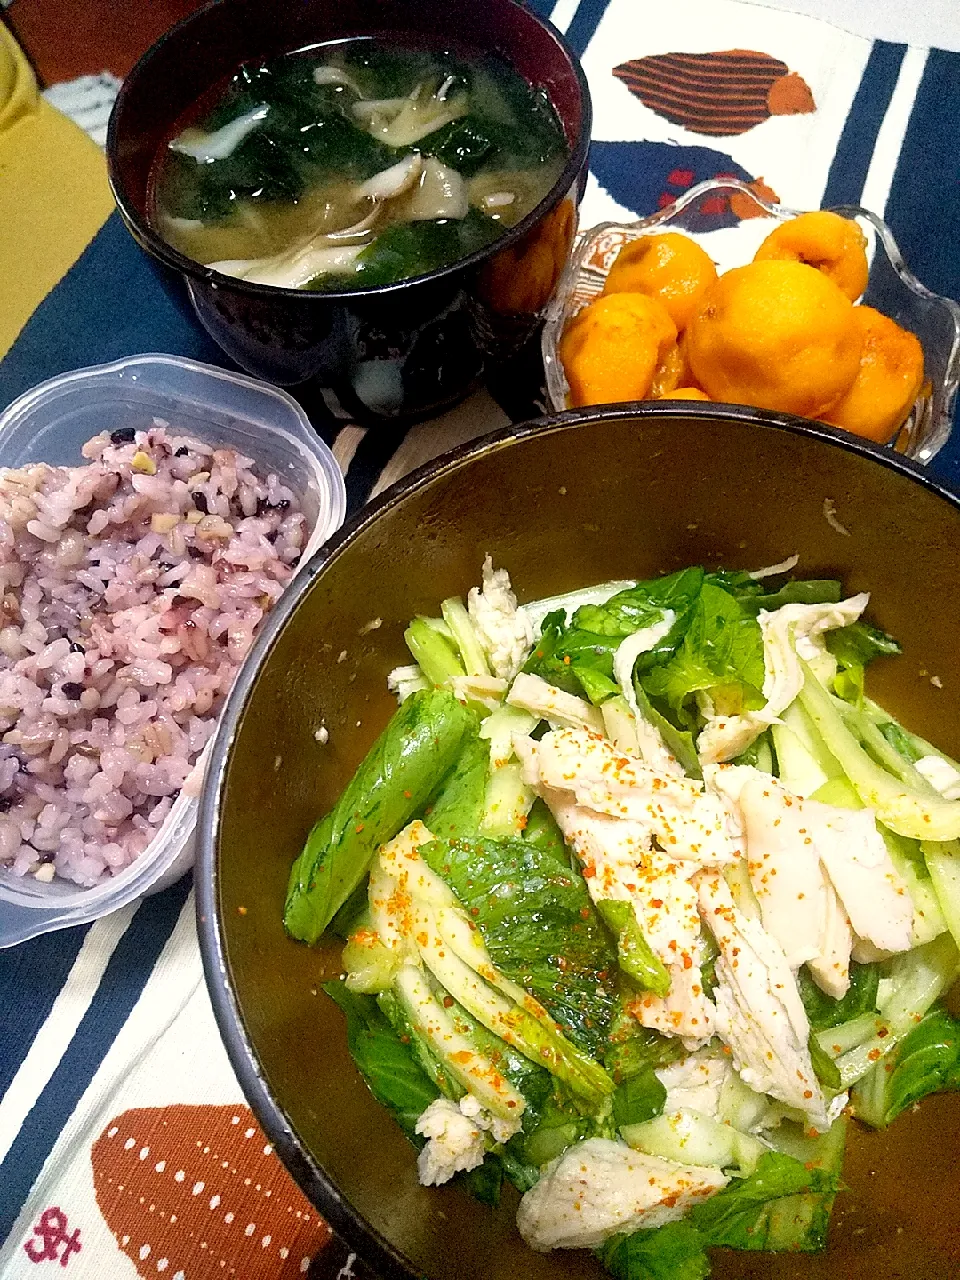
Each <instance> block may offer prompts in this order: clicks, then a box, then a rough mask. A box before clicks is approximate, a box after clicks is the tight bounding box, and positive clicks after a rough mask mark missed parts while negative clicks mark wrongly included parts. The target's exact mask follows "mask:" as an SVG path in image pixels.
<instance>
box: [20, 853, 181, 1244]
mask: <svg viewBox="0 0 960 1280" xmlns="http://www.w3.org/2000/svg"><path fill="white" fill-rule="evenodd" d="M191 883H192V877H191V876H184V878H183V879H182V880H180V881H179V882H178V883H177V884H175V885H172V886H171V887H170V888H169V889H166V890H165V891H164V892H163V893H158V894H155V895H154V896H153V897H152V898H146V899H145V900H144V901H143V903H142V904H141V906H140V907H139V909H138V911H137V913H136V915H135V916H134V918H133V920H132V921H131V923H130V926H129V928H128V929H127V931H126V933H124V935H123V937H122V938H121V939H120V942H119V943H118V944H117V947H116V950H115V951H114V953H113V955H112V956H111V957H110V961H109V963H108V965H107V967H106V970H105V971H104V975H103V978H102V979H101V982H100V985H99V987H98V988H97V993H96V995H95V996H94V998H93V1000H92V1002H91V1004H90V1007H89V1009H88V1010H87V1012H86V1014H85V1015H84V1017H83V1019H82V1021H81V1023H80V1026H79V1027H78V1028H77V1031H76V1034H75V1035H74V1037H73V1040H72V1041H71V1042H70V1047H69V1048H68V1049H67V1052H66V1053H65V1054H64V1055H63V1058H62V1059H61V1060H60V1065H59V1066H58V1067H57V1069H56V1071H55V1072H54V1073H53V1076H52V1077H51V1079H50V1083H49V1084H48V1085H47V1087H46V1089H44V1091H43V1096H42V1098H41V1100H40V1102H39V1103H38V1104H37V1106H35V1107H34V1108H33V1110H32V1111H31V1112H30V1114H29V1116H28V1117H27V1119H26V1121H25V1122H24V1125H23V1128H22V1129H21V1130H20V1132H19V1133H18V1134H17V1137H16V1139H15V1141H14V1143H13V1145H12V1146H11V1148H10V1150H9V1151H8V1152H7V1157H6V1159H5V1160H4V1161H3V1163H2V1164H0V1240H5V1239H6V1238H7V1236H8V1235H9V1234H10V1231H11V1229H12V1227H13V1224H14V1222H15V1221H16V1218H17V1215H18V1214H19V1212H20V1210H21V1208H22V1207H23V1204H24V1201H25V1200H26V1198H27V1195H28V1194H29V1192H30V1188H31V1187H32V1186H33V1184H34V1182H35V1181H36V1179H37V1177H38V1175H39V1173H40V1170H41V1169H42V1167H43V1163H44V1161H45V1160H46V1158H47V1156H48V1155H49V1154H50V1151H51V1149H52V1147H53V1144H54V1143H55V1142H56V1140H57V1138H58V1137H59V1135H60V1133H61V1131H62V1129H63V1127H64V1125H65V1124H66V1123H67V1121H68V1120H69V1118H70V1116H71V1114H72V1113H73V1111H74V1109H75V1108H76V1106H77V1103H78V1102H79V1101H80V1098H81V1096H82V1095H83V1092H84V1090H85V1089H86V1087H87V1085H88V1084H89V1083H90V1081H91V1080H92V1079H93V1076H94V1075H95V1074H96V1071H97V1069H98V1068H99V1066H100V1064H101V1062H102V1061H103V1059H104V1057H105V1056H106V1054H107V1051H108V1049H109V1048H110V1046H111V1045H112V1044H113V1042H114V1040H115V1039H116V1038H117V1035H118V1034H119V1032H120V1030H121V1028H122V1027H123V1024H124V1023H125V1022H126V1020H127V1018H128V1017H129V1015H130V1011H131V1010H132V1009H133V1006H134V1005H135V1004H136V1002H137V1000H138V999H139V997H140V994H141V992H142V991H143V988H144V986H145V985H146V982H147V979H148V978H149V976H150V974H151V973H152V971H153V967H154V965H155V964H156V962H157V959H158V957H159V955H160V952H161V951H162V950H163V947H164V945H165V944H166V942H167V940H168V939H169V937H170V934H171V933H172V932H173V928H174V925H175V924H176V923H177V920H178V918H179V916H180V912H181V910H182V909H183V904H184V902H185V901H186V898H187V894H188V893H189V891H190V885H191Z"/></svg>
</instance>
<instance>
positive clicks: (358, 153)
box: [151, 38, 567, 290]
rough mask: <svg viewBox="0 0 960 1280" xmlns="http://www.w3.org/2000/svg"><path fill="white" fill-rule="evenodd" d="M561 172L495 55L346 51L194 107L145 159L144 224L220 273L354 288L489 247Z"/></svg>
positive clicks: (522, 90)
mask: <svg viewBox="0 0 960 1280" xmlns="http://www.w3.org/2000/svg"><path fill="white" fill-rule="evenodd" d="M566 159H567V145H566V141H565V139H564V135H563V130H562V128H561V125H560V122H559V120H558V119H557V116H556V114H555V112H554V110H553V107H552V106H551V104H550V101H549V99H548V97H547V95H546V93H545V92H544V91H543V90H542V89H538V88H534V87H532V86H531V85H529V84H528V83H527V82H526V81H525V80H524V79H523V78H522V77H521V76H520V75H519V74H518V73H517V72H516V71H515V70H514V69H513V68H512V67H511V66H510V65H509V63H507V62H506V61H505V60H504V59H503V58H501V57H499V56H496V55H493V54H478V55H476V56H470V57H465V56H463V55H462V54H461V53H453V52H451V51H449V50H445V51H429V50H423V49H407V48H398V47H396V46H395V45H389V46H388V45H386V44H385V43H383V42H382V41H379V40H376V39H369V38H363V39H353V40H347V41H340V42H337V43H335V44H328V45H322V46H319V47H315V48H313V49H311V50H309V51H299V52H296V53H291V54H287V55H285V56H282V57H279V58H274V59H272V60H270V61H266V62H263V63H260V64H257V65H254V64H247V65H244V66H243V67H241V68H240V70H239V71H238V72H237V73H236V74H235V75H234V76H233V77H232V79H231V80H230V81H229V83H228V84H226V85H225V86H223V88H222V89H220V90H215V91H214V92H213V93H212V94H211V95H208V97H207V98H205V99H204V102H203V103H202V104H201V105H199V106H198V107H197V108H195V110H194V112H193V113H192V119H191V121H190V124H189V126H188V127H186V128H183V127H178V132H177V133H176V135H175V136H174V137H172V138H171V139H170V140H169V142H168V143H167V145H166V146H165V147H164V148H163V151H162V153H161V154H160V155H159V156H158V157H157V160H156V164H155V167H154V173H153V175H152V190H151V199H152V222H153V224H154V226H155V227H156V229H157V230H158V231H159V232H160V234H161V235H162V236H163V237H164V238H165V239H166V240H167V241H168V242H169V243H170V244H171V245H173V246H174V247H175V248H176V249H179V250H180V252H181V253H184V254H186V255H187V256H188V257H190V258H193V259H194V260H195V261H197V262H200V263H203V264H204V265H207V266H212V267H214V268H215V269H216V270H218V271H220V272H223V273H224V274H225V275H230V276H235V277H237V278H239V279H244V280H249V281H251V282H254V283H257V284H267V285H277V286H282V287H285V288H292V289H312V290H345V289H365V288H370V287H372V286H375V285H383V284H391V283H393V282H395V281H398V280H404V279H408V278H409V277H412V276H420V275H424V274H426V273H429V272H432V271H435V270H437V269H438V268H440V267H443V266H446V265H448V264H450V263H453V262H456V261H457V260H458V259H460V258H463V257H465V256H467V255H468V254H470V253H473V252H475V251H476V250H477V249H480V248H483V247H484V246H485V245H487V244H490V243H491V242H492V241H494V240H495V239H496V238H497V237H498V236H500V235H502V234H503V232H504V231H505V230H506V229H507V228H509V227H512V226H515V225H516V223H518V222H519V221H520V220H521V219H522V218H523V217H525V216H526V214H528V213H529V212H530V211H531V210H532V209H533V208H534V207H535V206H536V205H537V204H538V203H539V202H540V201H541V200H542V199H543V198H544V196H545V195H546V194H547V193H548V192H549V190H550V189H551V187H552V186H553V185H554V183H555V182H556V181H557V179H558V177H559V176H560V173H561V171H562V169H563V166H564V164H565V162H566Z"/></svg>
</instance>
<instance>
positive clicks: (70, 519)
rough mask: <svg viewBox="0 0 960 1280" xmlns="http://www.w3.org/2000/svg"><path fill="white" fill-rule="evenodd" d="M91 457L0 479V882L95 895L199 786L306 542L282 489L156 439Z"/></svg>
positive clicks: (94, 447) (193, 443)
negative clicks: (180, 798) (5, 872)
mask: <svg viewBox="0 0 960 1280" xmlns="http://www.w3.org/2000/svg"><path fill="white" fill-rule="evenodd" d="M83 454H84V457H85V458H87V459H88V462H87V464H86V465H85V466H78V467H52V466H48V465H47V464H45V463H36V464H33V465H30V466H26V467H23V468H21V469H19V470H16V471H14V470H2V469H0V866H6V867H8V868H9V869H12V870H13V871H14V872H15V873H17V874H20V875H24V874H33V875H35V876H37V875H38V878H39V879H41V880H46V879H48V878H49V877H50V874H51V865H52V869H53V870H54V871H55V872H56V873H57V874H58V875H60V876H63V877H65V878H67V879H69V880H73V881H75V882H76V883H77V884H81V885H92V884H96V883H97V882H98V881H100V880H101V879H104V878H106V877H108V876H110V875H112V874H115V873H116V872H117V871H119V870H121V869H122V868H123V867H126V866H127V865H128V864H129V863H131V862H132V861H133V860H134V859H135V858H136V857H137V856H138V855H139V854H141V853H142V852H143V850H144V849H145V848H146V847H147V845H148V844H149V843H150V841H151V840H152V839H153V837H154V836H155V835H156V834H157V832H158V830H159V828H160V826H161V824H162V823H163V821H164V819H165V818H166V816H167V814H168V813H169V812H170V808H171V806H172V804H173V801H174V799H175V798H176V796H177V794H178V792H179V791H180V790H181V789H184V788H185V789H186V790H188V791H189V790H191V789H192V786H193V785H195V783H196V774H195V773H194V766H195V765H196V763H197V760H198V758H199V756H200V753H201V751H202V750H203V748H204V746H205V744H206V742H207V740H208V738H209V737H210V735H211V733H212V732H213V728H214V724H215V721H216V716H217V712H218V711H219V709H220V706H221V704H222V702H223V698H224V695H225V694H226V692H227V690H228V689H229V688H230V685H231V684H232V682H233V679H234V677H235V676H236V674H237V670H238V668H239V665H240V663H241V662H242V661H243V658H244V656H245V655H246V653H247V651H248V650H249V648H250V645H251V644H252V642H253V638H254V634H255V632H256V630H257V627H258V624H259V623H260V621H261V619H262V618H263V616H264V614H265V613H266V612H267V611H268V610H269V609H270V607H271V606H272V605H273V604H274V603H275V602H276V600H277V599H278V597H279V596H280V594H281V592H282V591H283V588H284V586H285V585H286V583H287V582H289V580H290V578H291V576H292V574H293V571H294V568H295V566H296V563H297V561H298V559H299V557H300V553H301V551H302V550H303V545H304V542H305V540H306V536H307V533H308V531H307V529H306V527H305V519H304V516H303V514H302V513H301V511H300V503H299V499H298V495H297V494H295V493H294V492H293V491H292V490H291V489H289V488H287V487H286V486H285V485H283V484H282V483H281V481H280V480H279V479H278V478H277V476H275V475H265V476H262V477H261V476H260V475H258V474H257V472H256V471H255V464H254V463H253V461H252V460H251V459H250V458H246V457H243V456H242V455H241V454H238V453H236V452H235V451H234V450H232V449H221V448H216V447H214V446H213V445H210V444H206V443H204V442H203V441H202V440H198V439H195V438H193V437H190V436H185V435H179V434H177V433H176V432H175V431H174V430H172V429H170V428H169V427H168V426H167V424H165V423H160V422H159V421H158V422H156V423H155V424H154V426H153V427H152V428H150V429H149V430H147V431H137V432H134V431H133V430H132V429H130V428H123V429H121V430H119V431H114V432H113V433H112V435H108V434H106V433H104V434H102V435H99V436H96V437H94V439H92V440H90V441H89V442H88V443H87V444H86V445H85V446H84V448H83ZM191 774H193V775H194V776H193V777H191Z"/></svg>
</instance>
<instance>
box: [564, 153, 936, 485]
mask: <svg viewBox="0 0 960 1280" xmlns="http://www.w3.org/2000/svg"><path fill="white" fill-rule="evenodd" d="M714 191H735V192H739V193H740V194H741V195H743V196H746V197H747V198H748V199H750V200H752V201H753V202H754V204H755V205H756V206H757V208H758V209H761V210H763V212H764V213H765V214H766V215H767V216H769V217H772V218H776V219H777V220H778V222H786V221H788V220H789V219H791V218H798V217H800V216H801V215H802V214H803V213H806V212H820V210H813V211H811V210H804V209H795V208H793V206H792V205H787V204H780V203H777V202H774V201H770V200H767V199H766V198H765V197H764V196H761V195H760V194H758V192H756V191H755V190H754V189H753V187H752V186H751V185H750V184H749V183H747V182H743V181H741V179H739V178H708V179H706V181H704V182H698V183H697V184H696V185H695V186H692V187H690V188H689V189H688V190H687V191H684V192H683V193H682V194H681V195H679V196H677V198H676V199H675V200H673V201H671V203H670V204H667V205H664V207H663V208H662V209H658V210H657V211H656V213H651V214H648V215H647V216H646V217H643V218H636V219H634V220H633V221H631V222H622V221H618V220H617V219H608V220H607V221H605V222H598V223H596V225H595V226H592V227H586V228H583V229H582V230H581V231H580V232H579V234H578V236H577V240H576V243H575V244H574V247H573V250H572V252H571V253H570V255H569V257H568V258H567V263H566V266H565V267H564V270H563V273H562V275H561V277H560V279H559V281H558V282H557V287H556V289H555V290H554V293H553V297H552V298H551V299H550V302H549V304H548V306H547V310H546V314H545V317H544V324H543V329H542V330H541V334H540V354H541V358H542V360H543V365H544V376H545V379H546V395H547V404H548V407H549V408H550V410H551V412H553V413H562V412H565V410H564V409H563V408H562V407H558V406H559V401H560V398H561V394H562V387H563V386H565V385H566V378H565V376H564V373H563V365H562V363H561V360H560V339H561V337H562V334H563V329H564V327H565V325H566V323H567V320H568V319H569V318H570V314H571V313H568V305H569V302H570V299H571V298H572V296H573V293H574V291H575V289H576V285H577V282H578V280H579V279H580V276H581V274H582V272H583V270H584V268H585V265H586V262H587V259H588V258H589V256H590V254H591V252H592V251H593V247H594V245H595V244H596V242H597V241H598V240H599V239H600V238H601V237H602V236H604V235H606V234H608V233H609V232H612V231H622V232H625V233H627V234H630V235H633V236H636V237H639V236H642V235H649V234H651V233H653V232H655V231H656V230H657V228H658V227H661V226H663V225H664V224H667V227H668V229H669V227H670V225H671V223H672V221H673V219H674V218H676V216H677V215H678V214H680V213H682V212H683V210H684V209H686V208H687V207H688V206H689V205H692V204H694V203H695V202H696V201H697V200H699V199H700V198H701V197H703V196H705V195H709V194H710V193H711V192H714ZM824 212H828V213H838V214H840V215H841V216H843V217H845V218H850V219H851V220H856V219H857V218H863V219H864V220H865V221H867V222H868V223H869V224H870V225H871V226H872V227H873V230H874V232H875V233H876V235H877V238H878V239H879V241H880V243H881V244H882V246H883V251H884V253H885V254H886V256H887V260H888V262H889V263H890V266H891V267H892V268H893V270H894V271H895V272H896V274H897V276H898V277H899V278H900V280H901V282H902V284H903V285H904V287H905V288H907V289H909V290H910V292H911V293H914V294H916V295H917V297H919V298H925V299H926V300H927V301H929V302H932V303H937V304H939V305H940V306H941V307H942V309H943V310H944V311H945V313H946V314H947V316H948V317H949V319H950V323H951V325H952V328H953V338H952V341H951V344H950V353H949V355H948V357H947V363H946V368H945V371H944V377H943V382H942V386H943V394H944V399H943V405H942V407H941V411H940V414H939V418H938V421H937V422H936V423H935V424H934V426H933V429H932V430H931V432H930V437H929V439H928V440H926V441H925V442H924V444H923V446H922V448H921V450H920V451H919V452H918V454H917V456H918V457H919V458H920V459H921V460H922V461H923V462H930V461H931V459H933V458H934V457H935V456H936V455H937V454H938V453H939V452H940V450H941V449H942V448H943V446H944V445H945V444H946V443H947V441H948V440H949V439H950V435H951V432H952V429H953V414H954V409H955V405H956V398H957V391H958V389H960V303H958V302H957V301H956V300H955V299H953V298H950V297H948V296H947V295H946V294H942V293H934V292H933V290H932V289H928V288H927V286H926V285H925V284H924V283H923V282H922V281H921V280H919V279H918V278H917V277H916V276H915V275H914V274H913V272H912V271H911V270H910V268H909V267H908V265H907V263H906V261H905V259H904V257H903V254H902V253H901V251H900V246H899V245H898V244H897V240H896V237H895V236H894V234H893V231H892V230H891V229H890V227H889V226H888V224H887V223H886V222H885V221H884V220H883V218H882V217H880V215H879V214H876V213H873V212H872V211H871V210H870V209H865V208H863V206H862V205H858V204H838V205H830V206H829V207H828V208H827V209H826V210H824ZM741 221H742V219H741ZM680 230H681V232H682V233H683V234H684V235H689V234H690V233H689V232H686V231H683V228H680ZM698 243H699V241H698ZM757 412H760V411H759V410H757ZM809 421H811V422H815V421H817V419H815V418H811V419H809ZM896 439H897V437H894V440H893V441H892V442H891V443H890V444H889V445H886V446H884V447H885V448H886V449H887V450H888V451H889V452H896V451H897V450H896V448H895V444H896Z"/></svg>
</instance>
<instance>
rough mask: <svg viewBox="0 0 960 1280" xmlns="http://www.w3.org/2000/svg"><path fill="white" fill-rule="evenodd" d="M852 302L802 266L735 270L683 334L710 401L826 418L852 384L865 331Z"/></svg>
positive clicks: (710, 292) (771, 264) (709, 294)
mask: <svg viewBox="0 0 960 1280" xmlns="http://www.w3.org/2000/svg"><path fill="white" fill-rule="evenodd" d="M853 313H854V307H853V305H852V303H851V302H850V300H849V298H847V297H846V295H845V294H844V293H843V292H842V291H841V290H840V289H839V287H838V286H837V285H835V284H834V283H833V282H832V281H831V280H830V279H828V277H827V276H826V275H824V274H823V273H822V272H820V271H817V270H815V269H814V268H813V267H809V266H806V265H804V264H802V263H799V262H790V261H763V262H752V263H748V264H747V265H746V266H743V267H734V268H733V269H732V270H731V271H727V272H726V273H725V274H724V275H722V276H721V277H720V278H719V279H718V280H717V281H716V283H715V284H713V285H711V286H710V288H709V289H707V291H706V292H705V293H704V295H703V297H702V299H701V301H700V305H699V307H698V309H697V312H696V314H695V316H694V317H693V320H692V321H691V323H690V327H689V329H688V330H687V332H686V334H685V335H684V345H685V349H686V354H687V357H688V359H689V362H690V367H691V369H692V371H693V375H694V380H695V381H696V382H697V383H698V384H699V385H700V386H701V387H703V389H704V391H706V393H707V394H708V395H709V396H710V399H711V400H722V401H729V402H730V403H733V404H749V405H755V406H756V407H757V408H759V409H775V410H779V411H780V412H782V413H796V414H801V415H803V416H805V417H808V418H817V417H821V416H822V415H823V414H824V413H826V411H827V410H828V409H830V408H831V406H832V405H834V404H835V403H836V402H837V401H838V400H839V399H840V398H841V396H843V395H845V394H846V392H847V391H849V389H850V387H851V386H852V385H853V381H854V379H855V378H856V376H857V373H858V371H859V368H860V355H861V351H862V349H863V341H864V339H863V332H862V330H861V328H860V326H859V325H858V324H857V323H856V322H855V321H854V318H853Z"/></svg>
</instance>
